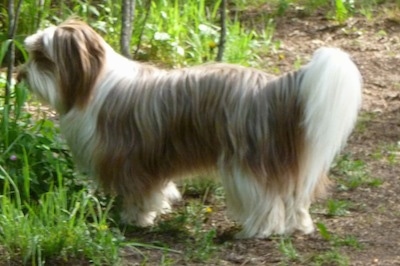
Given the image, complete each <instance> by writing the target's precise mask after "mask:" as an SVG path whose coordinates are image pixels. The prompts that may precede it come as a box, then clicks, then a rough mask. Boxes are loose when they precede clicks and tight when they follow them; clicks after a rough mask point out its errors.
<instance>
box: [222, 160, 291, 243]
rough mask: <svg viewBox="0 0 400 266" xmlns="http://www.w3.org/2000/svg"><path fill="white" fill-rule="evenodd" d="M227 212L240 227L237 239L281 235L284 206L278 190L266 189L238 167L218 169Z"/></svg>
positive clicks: (283, 228)
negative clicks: (224, 193)
mask: <svg viewBox="0 0 400 266" xmlns="http://www.w3.org/2000/svg"><path fill="white" fill-rule="evenodd" d="M221 176H222V184H223V186H224V188H225V192H226V201H227V206H228V212H229V213H230V214H231V215H232V216H233V218H234V219H235V220H237V221H238V222H239V223H241V225H242V227H243V228H242V231H241V232H239V233H238V234H237V235H236V237H237V238H250V237H258V238H267V237H269V236H270V235H272V234H283V233H285V230H286V229H285V204H284V199H283V198H282V197H281V194H280V193H279V190H278V189H275V188H273V187H270V188H266V187H265V185H261V184H259V182H257V179H256V178H255V177H253V176H251V175H250V174H246V173H245V172H244V171H242V169H240V168H239V167H233V169H232V168H229V169H221Z"/></svg>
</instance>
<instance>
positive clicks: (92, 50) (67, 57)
mask: <svg viewBox="0 0 400 266" xmlns="http://www.w3.org/2000/svg"><path fill="white" fill-rule="evenodd" d="M103 42H104V41H103V39H102V38H101V37H100V36H99V35H98V34H97V33H96V32H95V31H94V30H93V29H92V28H91V27H89V26H88V25H87V24H85V23H83V22H80V21H76V20H70V21H66V22H64V23H63V24H61V25H60V26H58V27H57V28H56V30H55V32H54V39H53V51H52V53H53V56H54V61H55V63H56V65H57V67H58V72H59V73H58V75H59V79H60V87H61V88H60V89H61V94H62V99H63V101H64V103H63V104H64V108H65V111H68V110H70V109H71V108H72V107H78V108H83V107H85V105H86V104H87V103H88V101H89V99H90V97H91V94H92V91H93V89H94V86H95V82H96V80H97V78H98V77H99V75H100V74H101V73H100V72H101V69H102V66H103V64H104V60H105V48H104V44H103Z"/></svg>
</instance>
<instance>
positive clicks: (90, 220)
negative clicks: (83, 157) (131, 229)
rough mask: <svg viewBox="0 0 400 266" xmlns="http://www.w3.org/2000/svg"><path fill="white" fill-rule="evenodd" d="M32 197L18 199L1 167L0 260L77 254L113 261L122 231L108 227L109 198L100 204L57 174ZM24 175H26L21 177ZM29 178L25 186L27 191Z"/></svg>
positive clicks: (96, 261) (25, 260) (64, 257)
mask: <svg viewBox="0 0 400 266" xmlns="http://www.w3.org/2000/svg"><path fill="white" fill-rule="evenodd" d="M57 175H58V180H57V182H56V183H53V184H52V186H51V187H50V189H49V191H48V192H46V193H44V194H42V195H41V196H40V197H39V198H38V199H37V200H23V198H22V197H21V194H22V192H21V191H19V188H18V186H17V185H16V184H15V182H14V180H13V178H12V177H11V176H10V175H9V174H8V173H7V172H6V171H5V169H4V168H3V167H1V166H0V178H1V179H2V180H3V181H4V185H3V191H2V195H1V196H0V204H1V209H0V228H1V231H0V243H1V249H2V251H3V252H2V253H0V260H1V261H3V262H4V261H7V260H9V261H16V260H17V258H19V259H18V263H24V264H28V263H29V264H31V265H44V264H45V263H46V261H64V262H68V261H70V260H71V259H82V260H85V261H91V262H93V263H94V264H96V265H100V264H106V265H113V264H114V263H116V262H117V261H118V260H119V258H118V244H119V242H120V241H121V235H120V234H119V233H115V232H113V231H111V229H110V227H109V225H108V224H109V220H108V218H107V217H108V213H109V210H110V206H111V204H112V201H110V202H109V203H107V204H104V203H102V202H101V201H99V199H98V198H96V197H95V196H94V195H92V194H91V193H89V192H88V190H86V189H82V190H80V191H69V190H68V188H66V187H64V185H63V183H64V180H63V177H62V173H61V172H60V170H59V169H57ZM26 180H29V178H28V177H26ZM29 186H30V184H29V182H27V184H26V187H25V188H26V189H27V190H29Z"/></svg>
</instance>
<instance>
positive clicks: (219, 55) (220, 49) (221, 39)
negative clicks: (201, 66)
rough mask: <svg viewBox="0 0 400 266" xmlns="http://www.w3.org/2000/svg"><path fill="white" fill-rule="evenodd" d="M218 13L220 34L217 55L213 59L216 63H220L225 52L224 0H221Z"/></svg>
mask: <svg viewBox="0 0 400 266" xmlns="http://www.w3.org/2000/svg"><path fill="white" fill-rule="evenodd" d="M220 13H221V32H220V35H219V44H218V53H217V57H216V58H215V60H216V61H218V62H220V61H222V58H223V56H224V50H225V41H226V0H222V1H221V7H220Z"/></svg>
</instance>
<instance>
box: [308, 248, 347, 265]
mask: <svg viewBox="0 0 400 266" xmlns="http://www.w3.org/2000/svg"><path fill="white" fill-rule="evenodd" d="M312 262H313V264H312V265H314V266H323V265H336V266H347V265H349V258H348V257H347V256H346V255H344V254H342V253H340V252H339V251H338V250H336V249H333V250H328V251H326V252H323V253H321V254H318V255H315V256H314V257H313V258H312Z"/></svg>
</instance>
